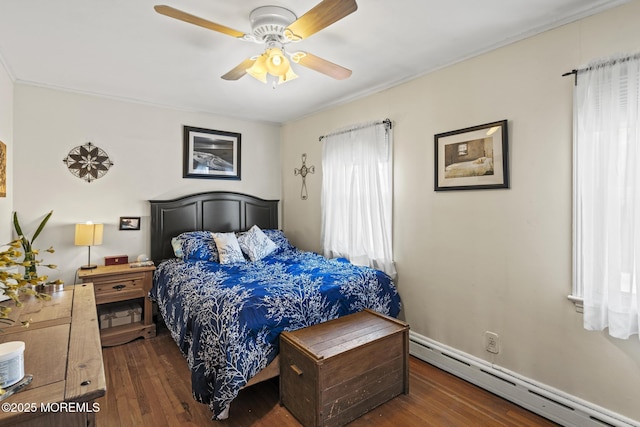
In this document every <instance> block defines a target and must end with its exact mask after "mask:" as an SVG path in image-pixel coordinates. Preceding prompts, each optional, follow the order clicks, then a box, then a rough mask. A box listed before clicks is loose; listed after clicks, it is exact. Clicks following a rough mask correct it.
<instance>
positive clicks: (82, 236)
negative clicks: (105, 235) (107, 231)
mask: <svg viewBox="0 0 640 427" xmlns="http://www.w3.org/2000/svg"><path fill="white" fill-rule="evenodd" d="M102 229H103V225H102V224H93V223H91V222H87V223H84V224H76V237H75V244H76V246H96V245H101V244H102Z"/></svg>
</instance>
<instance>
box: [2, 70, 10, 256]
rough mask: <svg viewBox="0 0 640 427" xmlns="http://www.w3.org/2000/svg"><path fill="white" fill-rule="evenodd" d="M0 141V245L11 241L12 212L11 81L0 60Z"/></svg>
mask: <svg viewBox="0 0 640 427" xmlns="http://www.w3.org/2000/svg"><path fill="white" fill-rule="evenodd" d="M0 141H2V142H3V143H4V144H5V145H6V146H7V177H6V178H7V196H6V197H0V245H2V244H4V243H7V242H9V241H10V240H11V238H12V235H11V226H10V225H11V219H10V218H11V211H12V210H13V177H12V171H13V81H12V79H11V77H10V75H9V73H8V72H7V70H6V69H5V67H4V65H3V63H2V58H0Z"/></svg>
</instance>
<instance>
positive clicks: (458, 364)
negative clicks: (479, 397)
mask: <svg viewBox="0 0 640 427" xmlns="http://www.w3.org/2000/svg"><path fill="white" fill-rule="evenodd" d="M409 352H410V354H411V355H412V356H415V357H417V358H419V359H421V360H424V361H425V362H428V363H430V364H432V365H434V366H437V367H438V368H440V369H442V370H444V371H447V372H450V373H451V374H453V375H455V376H457V377H460V378H462V379H464V380H466V381H469V382H470V383H472V384H475V385H477V386H479V387H482V388H484V389H485V390H488V391H490V392H491V393H494V394H496V395H498V396H500V397H502V398H504V399H507V400H509V401H511V402H514V403H515V404H517V405H519V406H522V407H523V408H526V409H528V410H530V411H532V412H534V413H536V414H539V415H541V416H543V417H545V418H547V419H549V420H552V421H554V422H556V423H559V424H561V425H564V426H580V427H603V426H615V427H629V426H635V427H640V423H639V422H638V421H634V420H632V419H629V418H626V417H624V416H622V415H620V414H616V413H614V412H611V411H609V410H607V409H605V408H602V407H599V406H597V405H594V404H592V403H590V402H587V401H585V400H582V399H580V398H578V397H575V396H572V395H569V394H567V393H565V392H562V391H560V390H557V389H554V388H553V387H550V386H548V385H546V384H542V383H539V382H536V381H533V380H531V379H528V378H526V377H523V376H521V375H519V374H517V373H515V372H511V371H509V370H507V369H504V368H502V367H500V366H497V365H492V364H490V363H489V362H487V361H485V360H482V359H479V358H477V357H474V356H472V355H470V354H466V353H464V352H461V351H459V350H456V349H454V348H451V347H448V346H446V345H444V344H441V343H438V342H437V341H434V340H432V339H430V338H427V337H424V336H422V335H420V334H417V333H415V332H413V331H410V332H409Z"/></svg>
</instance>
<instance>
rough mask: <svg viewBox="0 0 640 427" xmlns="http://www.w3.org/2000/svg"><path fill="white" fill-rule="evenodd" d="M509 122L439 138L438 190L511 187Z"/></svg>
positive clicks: (436, 180) (442, 134)
mask: <svg viewBox="0 0 640 427" xmlns="http://www.w3.org/2000/svg"><path fill="white" fill-rule="evenodd" d="M508 135H509V132H508V129H507V120H501V121H497V122H493V123H487V124H484V125H479V126H473V127H470V128H465V129H460V130H454V131H450V132H445V133H439V134H437V135H435V144H434V145H435V181H434V189H435V191H448V190H484V189H492V188H509V141H508V139H509V136H508Z"/></svg>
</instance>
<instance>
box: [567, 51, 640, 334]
mask: <svg viewBox="0 0 640 427" xmlns="http://www.w3.org/2000/svg"><path fill="white" fill-rule="evenodd" d="M639 87H640V55H635V56H633V57H626V58H619V59H612V60H608V61H605V62H601V63H596V64H591V65H590V66H589V67H588V68H587V69H586V70H581V71H579V72H578V75H577V86H576V91H575V102H574V104H575V105H574V295H576V296H580V294H582V296H583V299H584V327H585V329H588V330H603V329H605V328H607V327H608V328H609V334H610V335H611V336H613V337H616V338H623V339H626V338H628V337H629V336H631V335H633V334H637V333H638V325H639V323H640V317H639V313H638V306H639V305H640V304H639V302H640V294H639V293H638V273H639V271H638V269H639V267H640V127H639V123H638V119H639V112H638V105H639V103H640V90H639Z"/></svg>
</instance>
